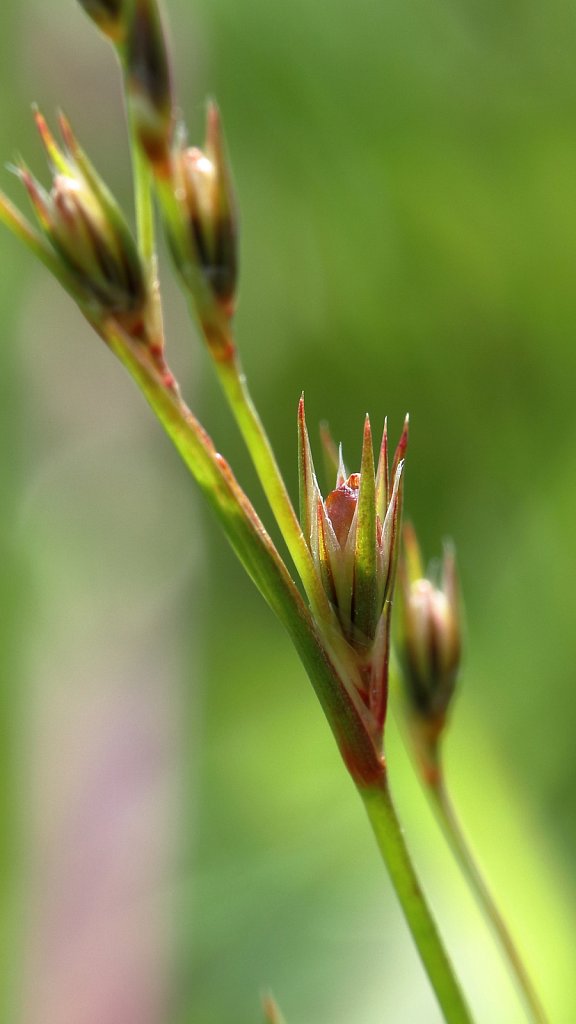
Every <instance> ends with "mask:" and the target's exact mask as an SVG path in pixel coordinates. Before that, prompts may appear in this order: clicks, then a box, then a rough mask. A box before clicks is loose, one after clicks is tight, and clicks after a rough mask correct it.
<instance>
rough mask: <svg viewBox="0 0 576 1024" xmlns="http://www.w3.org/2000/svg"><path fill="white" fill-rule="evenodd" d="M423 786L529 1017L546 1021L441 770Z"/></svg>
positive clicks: (539, 1023) (537, 1021)
mask: <svg viewBox="0 0 576 1024" xmlns="http://www.w3.org/2000/svg"><path fill="white" fill-rule="evenodd" d="M426 789H427V792H428V795H429V797H430V800H431V802H432V805H433V807H434V810H435V812H436V815H437V817H438V820H439V821H440V824H441V826H442V829H443V831H444V835H445V836H446V839H447V841H448V843H449V845H450V847H451V849H452V852H453V854H454V856H455V858H456V860H457V861H458V863H459V865H460V868H461V869H462V872H463V874H464V875H465V877H466V879H467V881H468V883H469V884H470V887H471V889H472V891H473V892H474V894H475V896H476V898H477V900H478V903H479V904H480V906H481V908H482V910H483V911H484V913H485V914H486V917H487V918H488V920H489V921H490V924H491V925H492V928H493V929H494V932H495V933H496V936H497V937H498V939H499V941H500V944H501V946H502V949H503V950H504V953H505V954H506V957H507V959H508V963H509V966H510V968H511V971H512V973H513V975H514V977H515V979H516V982H517V985H518V988H519V990H520V992H521V994H522V995H523V997H524V1001H525V1003H526V1006H527V1008H528V1009H529V1011H530V1016H531V1018H532V1020H533V1021H534V1022H535V1024H548V1018H547V1016H546V1013H545V1011H544V1008H543V1006H542V1003H541V1002H540V999H539V997H538V994H537V992H536V990H535V988H534V986H533V984H532V981H531V978H530V976H529V974H528V971H527V970H526V967H525V966H524V963H523V962H522V959H521V957H520V954H519V952H518V950H517V948H516V945H515V943H514V940H513V938H512V936H511V934H510V932H509V930H508V927H507V925H506V923H505V921H504V919H503V917H502V915H501V914H500V911H499V910H498V907H497V906H496V903H495V902H494V899H493V897H492V894H491V893H490V890H489V889H488V886H487V885H486V882H485V881H484V878H483V877H482V874H481V873H480V870H479V868H478V865H477V864H476V861H475V860H474V858H473V856H472V853H471V851H470V848H469V846H468V843H467V842H466V839H465V838H464V834H463V832H462V828H461V825H460V822H459V821H458V818H457V816H456V813H455V811H454V807H453V804H452V801H451V800H450V797H449V795H448V793H447V790H446V786H445V784H444V779H443V776H442V773H441V772H438V774H437V777H436V778H435V779H434V780H433V781H432V782H430V783H428V785H427V787H426Z"/></svg>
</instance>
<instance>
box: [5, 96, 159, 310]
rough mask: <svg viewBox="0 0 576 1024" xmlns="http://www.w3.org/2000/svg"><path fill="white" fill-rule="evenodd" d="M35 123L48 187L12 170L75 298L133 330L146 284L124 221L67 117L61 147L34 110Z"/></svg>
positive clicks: (23, 170)
mask: <svg viewBox="0 0 576 1024" xmlns="http://www.w3.org/2000/svg"><path fill="white" fill-rule="evenodd" d="M36 122H37V125H38V129H39V132H40V136H41V139H42V142H43V143H44V147H45V149H46V152H47V155H48V158H49V161H50V164H51V166H52V172H53V179H52V188H51V190H50V192H46V191H45V189H44V188H43V187H42V186H41V185H40V184H39V182H37V181H36V179H35V178H34V177H33V175H32V174H31V173H30V171H29V170H28V169H27V168H26V167H25V166H20V167H19V168H18V174H19V176H20V178H21V179H22V181H23V183H24V185H25V186H26V189H27V191H28V194H29V196H30V199H31V200H32V204H33V206H34V210H35V213H36V216H37V218H38V221H39V223H40V226H41V227H42V229H43V231H44V233H45V235H46V237H47V239H48V241H49V242H50V244H51V246H52V248H53V249H54V251H55V252H56V254H57V255H58V257H59V259H60V261H61V263H62V264H63V266H64V267H65V269H66V270H67V272H68V274H69V276H70V278H71V279H72V280H73V281H74V283H75V286H76V288H75V297H76V298H78V300H79V301H80V302H82V304H83V305H85V306H86V307H88V308H90V310H91V311H92V312H96V313H97V314H100V315H112V316H114V317H116V319H118V321H119V322H121V323H122V324H123V325H124V326H126V327H127V328H130V329H132V330H136V328H137V326H138V324H139V321H141V318H142V313H143V310H144V306H145V303H146V288H145V284H144V276H143V272H142V268H141V264H140V259H139V256H138V253H137V250H136V245H135V243H134V240H133V238H132V236H131V234H130V230H129V228H128V225H127V224H126V222H125V220H124V217H123V215H122V213H121V211H120V209H119V208H118V206H117V204H116V202H115V200H114V199H113V198H112V196H111V195H110V193H109V192H108V190H107V188H106V187H105V185H104V184H103V182H102V181H101V180H100V179H99V178H98V176H97V175H96V172H95V171H94V170H93V168H92V166H91V165H90V163H89V162H88V160H87V158H86V156H85V155H84V153H83V152H82V150H81V149H80V147H79V146H78V143H77V141H76V138H75V137H74V135H73V134H72V131H71V128H70V126H69V124H68V122H67V121H66V120H65V119H64V118H61V120H60V127H61V131H62V136H63V139H64V144H65V145H64V148H63V149H61V148H60V147H59V146H58V145H57V143H56V141H55V139H54V137H53V136H52V134H51V132H50V130H49V128H48V126H47V124H46V122H45V121H44V118H43V117H42V116H41V114H39V113H37V114H36Z"/></svg>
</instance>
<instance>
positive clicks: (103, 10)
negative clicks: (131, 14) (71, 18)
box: [78, 0, 126, 43]
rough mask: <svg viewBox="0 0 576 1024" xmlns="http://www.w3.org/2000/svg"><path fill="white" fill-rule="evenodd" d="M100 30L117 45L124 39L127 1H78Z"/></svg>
mask: <svg viewBox="0 0 576 1024" xmlns="http://www.w3.org/2000/svg"><path fill="white" fill-rule="evenodd" d="M78 3H79V4H80V6H81V7H83V8H84V10H85V11H86V14H87V15H88V17H89V18H92V21H93V22H95V23H96V25H98V28H99V29H100V30H101V31H102V32H103V33H104V35H106V36H108V38H109V39H111V40H112V42H114V43H117V42H119V40H120V39H121V38H122V34H123V27H124V19H123V15H124V13H125V12H124V9H125V7H126V0H78Z"/></svg>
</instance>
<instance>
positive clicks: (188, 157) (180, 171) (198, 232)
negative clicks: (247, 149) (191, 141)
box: [159, 102, 238, 318]
mask: <svg viewBox="0 0 576 1024" xmlns="http://www.w3.org/2000/svg"><path fill="white" fill-rule="evenodd" d="M159 185H160V198H161V201H162V206H163V209H164V213H165V216H166V221H167V227H168V234H169V238H170V243H171V248H172V252H173V255H174V259H175V262H176V265H177V267H178V270H179V271H180V274H181V276H182V279H183V281H184V284H185V286H186V288H187V289H188V291H189V292H190V293H191V295H192V297H193V300H194V302H195V304H196V306H197V309H198V312H199V315H200V317H201V318H203V317H204V316H205V315H206V313H207V312H208V313H209V312H210V307H214V306H215V307H216V308H217V310H219V311H220V312H222V313H224V315H225V316H226V317H231V316H232V314H233V312H234V303H235V296H236V285H237V278H238V242H237V234H238V224H237V212H236V203H235V199H234V191H233V187H232V181H231V175H230V170H229V167H228V161H227V158H226V153H225V147H224V140H223V135H222V128H221V123H220V115H219V112H218V108H217V106H216V104H215V103H213V102H210V103H209V105H208V111H207V118H206V141H205V145H204V149H203V150H202V149H198V148H197V147H187V146H186V145H185V144H182V143H180V145H179V146H178V148H177V150H176V152H175V153H174V154H173V157H172V173H171V177H170V179H169V180H168V181H164V182H160V183H159Z"/></svg>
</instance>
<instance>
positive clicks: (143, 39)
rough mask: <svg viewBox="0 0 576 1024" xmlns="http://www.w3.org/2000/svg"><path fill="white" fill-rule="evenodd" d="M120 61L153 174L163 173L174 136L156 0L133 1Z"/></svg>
mask: <svg viewBox="0 0 576 1024" xmlns="http://www.w3.org/2000/svg"><path fill="white" fill-rule="evenodd" d="M121 53H122V59H123V63H124V68H125V75H126V90H127V94H128V101H129V105H130V113H131V117H132V120H133V123H134V126H135V129H136V132H137V135H138V140H139V142H140V145H141V146H142V149H143V150H144V152H145V153H146V156H147V157H148V159H149V161H150V163H151V164H152V167H153V168H154V169H155V171H158V170H160V171H161V173H163V174H164V173H166V169H167V168H168V166H169V161H170V147H171V144H172V133H173V127H174V123H173V109H174V103H173V96H172V76H171V72H170V61H169V58H168V45H167V41H166V34H165V31H164V26H163V24H162V18H161V16H160V11H159V8H158V3H157V0H132V3H131V15H130V18H129V20H128V25H127V28H126V33H125V38H124V45H123V48H122V51H121Z"/></svg>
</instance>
